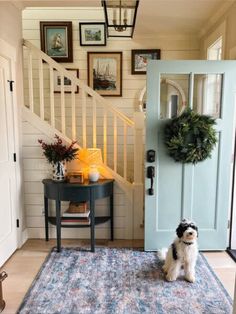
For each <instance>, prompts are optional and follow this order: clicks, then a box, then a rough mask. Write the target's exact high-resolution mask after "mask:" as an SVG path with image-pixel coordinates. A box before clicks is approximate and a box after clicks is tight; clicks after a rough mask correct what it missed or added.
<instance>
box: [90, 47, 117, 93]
mask: <svg viewBox="0 0 236 314" xmlns="http://www.w3.org/2000/svg"><path fill="white" fill-rule="evenodd" d="M88 85H89V86H90V87H91V88H93V89H94V90H95V91H96V92H98V93H99V94H100V95H102V96H122V52H88Z"/></svg>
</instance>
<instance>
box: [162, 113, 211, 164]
mask: <svg viewBox="0 0 236 314" xmlns="http://www.w3.org/2000/svg"><path fill="white" fill-rule="evenodd" d="M215 124H216V122H215V119H213V118H211V117H209V116H206V115H199V114H197V113H195V112H194V111H192V110H191V109H187V110H185V111H184V112H183V113H182V114H181V115H180V116H179V117H177V118H173V119H172V120H171V122H170V123H168V124H167V125H166V127H165V130H164V134H165V144H166V146H167V149H168V152H169V155H170V156H171V157H172V158H174V160H175V161H178V162H182V163H193V164H196V163H197V162H199V161H202V160H205V159H206V158H208V157H211V152H212V150H213V148H214V146H215V144H216V142H217V137H216V131H215V129H214V127H213V125H215Z"/></svg>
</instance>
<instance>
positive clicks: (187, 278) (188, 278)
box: [185, 275, 196, 283]
mask: <svg viewBox="0 0 236 314" xmlns="http://www.w3.org/2000/svg"><path fill="white" fill-rule="evenodd" d="M185 279H186V280H187V281H188V282H192V283H193V282H195V280H196V278H195V276H194V275H187V276H185Z"/></svg>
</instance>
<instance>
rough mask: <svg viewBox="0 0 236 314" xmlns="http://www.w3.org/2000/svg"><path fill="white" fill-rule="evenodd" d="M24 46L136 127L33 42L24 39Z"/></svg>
mask: <svg viewBox="0 0 236 314" xmlns="http://www.w3.org/2000/svg"><path fill="white" fill-rule="evenodd" d="M23 45H24V46H25V47H27V48H29V49H30V50H32V51H33V52H34V53H35V54H37V55H38V56H39V57H41V58H42V59H43V60H44V61H46V62H47V63H48V64H49V65H51V66H52V67H53V68H54V69H56V70H57V71H59V72H60V73H62V74H63V75H64V76H65V77H67V78H69V79H70V80H71V81H72V82H73V83H74V84H75V85H78V86H79V87H80V88H82V89H83V90H84V91H85V92H86V93H87V94H89V95H90V96H93V97H95V98H96V100H97V101H98V102H99V103H100V104H101V105H103V106H105V107H106V108H107V109H109V110H110V111H111V112H113V113H114V114H115V115H116V116H117V117H119V118H120V119H121V120H122V121H124V122H125V123H126V124H127V125H128V126H130V127H134V121H132V120H131V119H130V118H128V117H127V116H126V115H124V114H123V113H122V112H120V111H119V110H117V109H116V108H115V107H114V106H112V105H111V104H110V103H109V102H108V101H107V100H106V99H104V98H103V97H102V96H100V95H99V94H98V93H97V92H96V91H94V90H93V89H92V88H91V87H89V86H88V85H86V84H85V83H84V82H83V81H81V80H80V79H78V78H76V77H75V76H74V75H73V74H71V73H70V71H68V70H66V69H65V68H64V67H63V66H61V65H60V64H59V63H57V62H56V61H54V60H53V59H52V58H51V57H49V56H48V55H47V54H46V53H44V52H43V51H41V50H40V49H38V48H37V47H35V46H34V45H33V44H32V43H31V42H29V41H28V40H25V39H23Z"/></svg>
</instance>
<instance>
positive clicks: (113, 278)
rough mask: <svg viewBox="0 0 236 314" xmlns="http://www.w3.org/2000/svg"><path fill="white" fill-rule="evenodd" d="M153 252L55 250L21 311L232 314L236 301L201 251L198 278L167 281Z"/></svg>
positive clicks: (43, 267) (130, 250)
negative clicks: (193, 280) (231, 297)
mask: <svg viewBox="0 0 236 314" xmlns="http://www.w3.org/2000/svg"><path fill="white" fill-rule="evenodd" d="M162 264H163V262H161V261H160V260H158V257H157V254H156V253H154V252H143V251H138V250H132V249H115V248H96V252H95V253H91V252H89V251H86V250H82V249H75V248H63V249H62V251H61V253H57V252H56V250H55V249H53V250H52V252H51V253H50V254H49V256H48V258H47V260H46V261H45V262H44V264H43V266H42V268H41V270H40V272H39V274H38V275H37V278H36V279H35V281H34V282H33V284H32V286H31V288H30V289H29V291H28V293H27V294H26V296H25V298H24V300H23V302H22V304H21V306H20V308H19V310H18V313H20V314H26V313H32V314H43V313H45V314H51V313H58V314H59V313H61V314H67V313H68V314H80V313H82V314H88V313H89V314H95V313H96V314H98V313H99V314H112V313H116V314H118V313H119V314H136V313H148V314H152V313H157V314H179V313H181V314H183V313H186V314H201V313H204V314H220V313H222V314H230V313H231V312H232V300H231V299H230V297H229V295H228V294H227V292H226V290H225V289H224V288H223V286H222V284H221V283H220V281H219V280H218V279H217V277H216V276H215V274H214V273H213V271H212V269H211V268H210V266H209V265H208V263H207V262H206V260H205V258H204V257H203V256H202V255H201V254H199V257H198V261H197V269H196V278H197V280H196V282H195V283H193V284H192V283H188V282H186V281H185V280H184V278H183V276H180V278H179V279H178V280H177V281H176V282H167V281H165V277H164V274H163V272H162V270H161V267H162Z"/></svg>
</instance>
